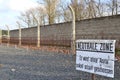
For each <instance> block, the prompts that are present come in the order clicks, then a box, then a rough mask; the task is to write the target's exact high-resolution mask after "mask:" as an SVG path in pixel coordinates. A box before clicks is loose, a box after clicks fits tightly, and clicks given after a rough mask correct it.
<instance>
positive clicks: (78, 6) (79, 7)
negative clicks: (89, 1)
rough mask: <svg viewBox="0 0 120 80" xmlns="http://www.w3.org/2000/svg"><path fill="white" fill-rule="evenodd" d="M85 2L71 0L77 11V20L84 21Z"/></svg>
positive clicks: (82, 0)
mask: <svg viewBox="0 0 120 80" xmlns="http://www.w3.org/2000/svg"><path fill="white" fill-rule="evenodd" d="M84 3H85V1H84V0H71V5H72V7H73V9H74V11H75V17H76V20H82V19H84V16H85V4H84Z"/></svg>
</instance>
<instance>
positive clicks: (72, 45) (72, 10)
mask: <svg viewBox="0 0 120 80" xmlns="http://www.w3.org/2000/svg"><path fill="white" fill-rule="evenodd" d="M68 7H69V9H70V11H71V14H72V44H71V48H72V51H73V54H76V45H75V44H76V30H75V12H74V9H73V8H72V6H71V5H69V6H68Z"/></svg>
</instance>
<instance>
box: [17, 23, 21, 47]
mask: <svg viewBox="0 0 120 80" xmlns="http://www.w3.org/2000/svg"><path fill="white" fill-rule="evenodd" d="M16 23H17V24H18V28H19V46H21V27H20V23H19V22H18V21H17V22H16Z"/></svg>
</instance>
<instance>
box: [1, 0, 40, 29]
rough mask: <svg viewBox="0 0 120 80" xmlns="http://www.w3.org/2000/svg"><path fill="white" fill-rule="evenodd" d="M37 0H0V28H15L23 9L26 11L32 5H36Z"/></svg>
mask: <svg viewBox="0 0 120 80" xmlns="http://www.w3.org/2000/svg"><path fill="white" fill-rule="evenodd" d="M37 5H38V4H37V0H0V29H7V28H6V27H5V24H6V25H9V27H10V29H15V28H17V27H16V25H17V24H16V21H17V16H18V15H20V12H21V11H25V10H26V9H29V8H31V7H36V6H37Z"/></svg>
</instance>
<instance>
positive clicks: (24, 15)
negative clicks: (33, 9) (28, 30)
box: [18, 11, 31, 27]
mask: <svg viewBox="0 0 120 80" xmlns="http://www.w3.org/2000/svg"><path fill="white" fill-rule="evenodd" d="M18 19H19V21H20V22H22V23H23V24H25V25H23V26H27V27H30V23H31V18H30V13H29V12H28V11H26V12H22V13H21V14H20V16H18Z"/></svg>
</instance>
